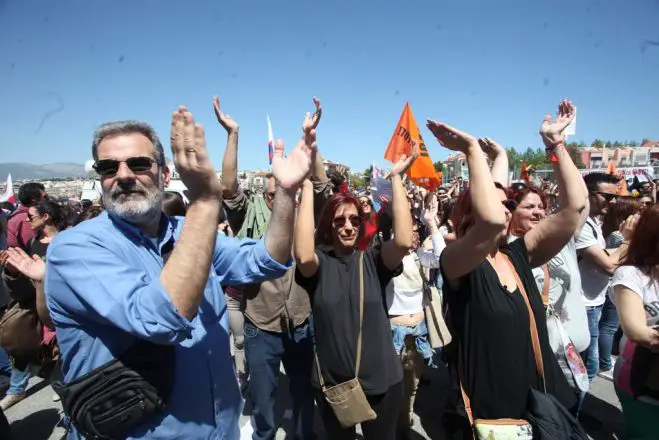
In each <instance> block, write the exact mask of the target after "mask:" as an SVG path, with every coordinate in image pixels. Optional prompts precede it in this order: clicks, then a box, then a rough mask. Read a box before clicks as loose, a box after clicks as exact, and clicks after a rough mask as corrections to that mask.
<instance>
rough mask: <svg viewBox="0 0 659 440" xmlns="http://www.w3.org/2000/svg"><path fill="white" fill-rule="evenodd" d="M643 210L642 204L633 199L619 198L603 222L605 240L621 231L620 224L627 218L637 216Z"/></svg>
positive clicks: (610, 206)
mask: <svg viewBox="0 0 659 440" xmlns="http://www.w3.org/2000/svg"><path fill="white" fill-rule="evenodd" d="M640 209H641V202H639V201H638V199H634V198H632V197H617V198H616V202H615V203H611V204H610V205H609V208H608V210H607V211H606V214H605V215H604V219H603V221H602V234H603V235H604V238H606V237H608V236H609V235H611V234H612V233H613V232H615V231H617V230H618V229H620V223H622V222H624V221H625V220H626V219H627V217H629V216H630V215H632V214H636V213H637V212H638V211H639V210H640Z"/></svg>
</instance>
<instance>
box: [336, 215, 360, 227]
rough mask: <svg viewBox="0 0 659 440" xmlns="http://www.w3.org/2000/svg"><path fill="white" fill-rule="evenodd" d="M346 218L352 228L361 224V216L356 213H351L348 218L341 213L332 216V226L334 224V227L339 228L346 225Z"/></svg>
mask: <svg viewBox="0 0 659 440" xmlns="http://www.w3.org/2000/svg"><path fill="white" fill-rule="evenodd" d="M348 220H349V221H350V224H351V225H352V227H353V228H358V227H360V226H361V224H362V218H361V217H360V216H358V215H351V216H350V217H349V218H348V219H346V218H345V216H343V215H342V216H339V217H334V220H332V226H334V229H341V228H342V227H344V226H345V225H346V222H347V221H348Z"/></svg>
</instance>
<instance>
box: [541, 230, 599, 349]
mask: <svg viewBox="0 0 659 440" xmlns="http://www.w3.org/2000/svg"><path fill="white" fill-rule="evenodd" d="M547 268H548V269H549V304H551V305H552V306H553V308H554V310H555V312H556V315H557V316H558V318H559V319H560V321H561V324H563V328H564V329H565V331H566V333H567V335H568V336H569V338H570V340H571V341H572V343H573V344H574V347H575V348H576V349H577V351H578V352H582V351H585V350H586V349H587V348H588V345H590V330H589V329H588V319H587V316H586V308H585V307H584V303H583V299H582V297H581V274H580V273H579V268H578V263H577V250H576V247H575V240H574V238H572V239H570V241H569V242H568V243H567V244H566V245H565V246H563V249H561V250H560V252H559V253H558V254H556V256H554V258H552V259H551V260H549V262H548V263H547ZM532 272H533V277H534V278H535V283H536V284H537V285H538V290H539V291H540V293H541V294H542V289H543V287H544V285H545V272H544V270H542V267H535V268H533V269H532ZM547 332H548V333H549V344H550V345H551V348H552V351H553V352H554V353H557V352H559V351H561V350H564V348H563V343H562V340H561V334H560V333H559V329H558V328H557V325H556V321H555V320H553V319H550V320H547Z"/></svg>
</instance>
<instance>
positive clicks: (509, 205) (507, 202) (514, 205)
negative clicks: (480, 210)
mask: <svg viewBox="0 0 659 440" xmlns="http://www.w3.org/2000/svg"><path fill="white" fill-rule="evenodd" d="M501 204H502V205H503V206H505V207H506V209H508V211H514V210H515V209H517V202H516V201H514V200H511V199H507V200H503V201H502V202H501Z"/></svg>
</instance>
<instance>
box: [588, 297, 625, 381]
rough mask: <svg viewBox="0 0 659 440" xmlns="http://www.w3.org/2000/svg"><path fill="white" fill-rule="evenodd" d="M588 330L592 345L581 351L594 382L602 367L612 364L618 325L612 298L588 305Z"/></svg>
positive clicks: (609, 366) (607, 367) (605, 368)
mask: <svg viewBox="0 0 659 440" xmlns="http://www.w3.org/2000/svg"><path fill="white" fill-rule="evenodd" d="M586 315H587V316H588V330H590V345H589V346H588V349H587V350H586V351H584V352H583V353H581V358H582V359H583V361H584V364H586V370H587V371H588V378H589V379H590V381H591V382H592V381H593V380H595V377H597V373H599V371H600V369H602V370H609V369H610V368H611V367H613V365H612V364H611V347H612V346H613V339H614V336H615V333H616V331H617V330H618V326H619V325H620V323H619V321H618V313H617V311H616V308H615V306H614V305H613V302H612V301H611V299H610V298H609V297H608V296H607V297H606V301H605V302H604V304H602V305H601V306H590V307H586Z"/></svg>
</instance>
